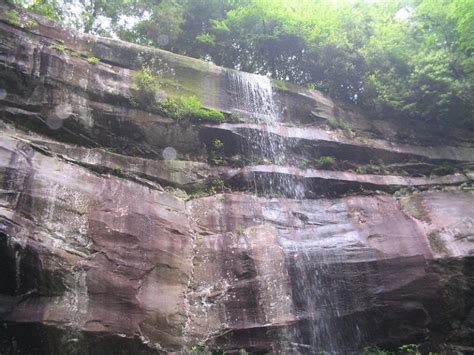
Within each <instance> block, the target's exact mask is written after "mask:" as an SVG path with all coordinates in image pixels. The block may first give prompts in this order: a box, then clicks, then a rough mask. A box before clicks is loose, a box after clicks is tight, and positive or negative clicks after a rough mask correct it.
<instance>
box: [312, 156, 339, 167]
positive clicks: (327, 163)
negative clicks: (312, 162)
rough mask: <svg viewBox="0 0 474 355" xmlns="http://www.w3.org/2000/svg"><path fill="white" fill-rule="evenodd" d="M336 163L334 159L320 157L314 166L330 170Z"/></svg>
mask: <svg viewBox="0 0 474 355" xmlns="http://www.w3.org/2000/svg"><path fill="white" fill-rule="evenodd" d="M335 163H336V158H334V157H332V156H327V155H326V156H322V157H320V158H319V159H318V160H317V161H316V165H317V166H319V167H320V168H331V167H333V166H334V164H335Z"/></svg>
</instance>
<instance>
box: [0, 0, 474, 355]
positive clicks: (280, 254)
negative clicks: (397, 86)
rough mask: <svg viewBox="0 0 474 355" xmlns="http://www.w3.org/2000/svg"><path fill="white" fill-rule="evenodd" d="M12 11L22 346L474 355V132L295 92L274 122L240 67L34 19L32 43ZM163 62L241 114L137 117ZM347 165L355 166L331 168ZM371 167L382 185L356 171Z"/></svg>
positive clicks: (18, 336)
mask: <svg viewBox="0 0 474 355" xmlns="http://www.w3.org/2000/svg"><path fill="white" fill-rule="evenodd" d="M6 9H7V7H6V5H0V10H1V11H0V88H3V89H5V90H6V95H4V97H0V120H1V122H0V130H1V134H0V182H1V185H2V187H1V190H0V269H1V270H2V272H1V273H0V323H1V324H0V327H2V332H0V352H1V353H11V354H44V353H50V354H63V353H71V354H94V353H110V354H130V353H138V354H149V353H150V354H151V353H173V352H175V353H176V352H178V353H186V352H188V351H190V350H192V349H194V351H195V352H197V351H201V350H202V351H204V350H203V349H204V348H206V349H207V350H212V351H215V352H228V353H236V352H238V351H239V350H240V349H246V351H248V352H251V353H271V352H273V353H282V354H312V353H319V352H321V351H327V352H332V353H340V354H347V353H357V352H360V351H361V349H363V348H364V347H368V346H380V347H387V348H396V347H397V346H399V345H401V344H407V343H420V344H422V346H424V347H425V349H426V350H427V351H447V350H446V349H448V348H449V347H451V348H454V349H458V350H462V351H471V350H472V349H473V348H474V343H473V340H472V339H474V320H473V314H474V311H473V309H474V308H473V303H474V301H473V300H474V290H473V286H474V282H473V281H474V280H473V278H474V228H473V225H474V203H473V202H474V194H473V191H472V178H473V174H472V171H470V170H469V169H470V167H471V168H472V164H473V159H472V157H473V156H474V154H473V153H474V141H473V140H472V136H470V135H469V132H467V133H466V132H458V131H456V130H453V131H452V132H441V133H442V135H440V132H438V131H437V130H436V129H435V128H432V127H431V128H430V127H428V128H426V127H424V128H423V129H420V127H419V126H418V125H421V124H418V123H414V124H413V127H401V126H400V123H398V122H396V121H392V120H389V119H386V118H385V119H383V120H382V119H369V118H367V117H364V116H363V115H362V114H360V113H358V112H357V111H356V110H355V109H352V108H347V107H343V106H342V105H341V104H339V103H337V102H334V101H333V100H332V99H330V98H328V97H325V96H324V95H323V94H321V93H319V92H315V91H311V90H306V89H302V88H297V87H293V86H291V85H289V86H287V88H286V89H282V88H278V87H276V86H275V84H274V87H273V94H274V96H275V102H276V105H277V106H278V110H279V113H280V114H281V116H282V120H281V121H278V122H277V123H275V124H274V125H272V126H268V125H267V126H265V125H262V124H255V123H252V122H253V119H254V117H253V116H254V115H255V113H253V112H251V111H250V110H249V108H248V107H243V106H242V105H240V104H239V100H236V99H235V96H236V95H238V93H236V92H232V91H231V90H229V89H230V86H229V71H228V70H226V69H224V68H219V67H216V66H214V65H212V64H208V63H204V62H202V61H198V60H195V59H191V58H186V57H183V56H178V55H175V54H172V53H168V52H165V51H161V50H158V49H149V48H145V47H141V46H136V45H132V44H128V43H124V42H121V41H116V40H112V39H105V38H100V37H92V36H88V35H85V34H79V33H76V32H73V31H69V30H65V29H62V28H61V27H60V26H59V25H57V24H53V23H51V22H49V21H47V20H44V19H42V18H39V17H37V16H34V15H29V14H24V13H22V14H20V15H21V16H20V19H21V22H20V24H21V23H23V22H24V21H26V20H27V19H30V18H32V19H34V20H35V21H37V23H38V25H37V26H36V27H35V28H33V29H30V30H26V29H24V28H21V26H20V27H15V26H12V25H11V24H9V23H8V21H7V19H6V17H5V15H4V13H5V10H6ZM22 21H23V22H22ZM59 43H60V44H63V45H64V46H65V48H67V49H68V51H60V50H58V49H57V47H56V49H55V47H54V44H59ZM90 55H94V56H96V57H98V58H100V63H99V64H98V65H90V64H89V63H88V62H87V60H86V59H87V57H88V56H90ZM144 64H147V65H151V66H152V68H153V70H155V71H156V72H157V73H158V74H159V75H160V79H161V80H162V81H163V83H166V84H167V85H163V86H164V87H166V90H165V89H163V92H159V93H158V94H159V95H165V96H169V97H173V95H190V94H192V95H196V96H198V97H200V99H201V100H202V102H203V103H204V105H205V106H206V107H208V108H212V109H217V110H220V111H222V112H225V113H226V114H230V113H234V114H237V115H238V117H239V120H238V122H232V123H221V124H211V123H201V124H198V123H195V122H189V121H181V122H176V121H175V120H173V119H171V118H168V117H162V116H161V115H159V114H157V112H156V110H154V109H153V105H152V104H150V105H149V106H144V105H141V106H140V105H134V104H133V98H134V95H137V88H135V87H134V85H133V80H134V79H133V78H134V73H136V72H137V71H138V70H140V69H141V67H142V66H143V65H144ZM236 75H238V74H236ZM246 75H247V76H250V77H251V75H250V74H246ZM159 95H158V96H159ZM239 105H240V106H239ZM244 106H245V105H244ZM332 119H336V120H337V121H338V122H340V121H344V122H350V124H351V129H350V132H349V130H348V129H347V128H345V129H343V128H342V126H341V127H338V128H334V127H332V128H331V127H330V125H328V120H332ZM216 140H218V143H219V142H221V143H222V147H219V146H220V145H219V144H216V143H215V142H216ZM265 145H270V146H274V147H278V148H279V149H280V150H281V151H280V153H281V157H274V156H270V154H269V150H268V149H267V150H265V149H262V147H264V146H265ZM166 148H173V149H175V151H176V157H175V156H174V154H172V156H171V157H167V156H166V154H165V153H164V149H166ZM273 153H275V152H274V151H273ZM325 156H331V157H333V158H334V159H335V160H336V161H337V164H339V165H338V166H337V167H331V166H326V167H324V168H322V167H321V166H318V164H320V163H321V162H320V159H321V158H322V157H325ZM166 159H168V160H166ZM301 162H305V163H307V166H301ZM363 164H370V165H376V166H379V167H380V169H379V170H377V171H379V173H378V174H377V175H376V174H375V173H369V172H365V173H361V171H358V172H359V173H356V172H354V170H356V169H355V168H356V167H358V166H361V165H363ZM390 166H391V167H392V168H393V169H392V170H390V171H389V173H387V172H386V169H385V168H386V167H390ZM404 166H409V169H408V168H407V169H405V170H403V173H404V174H403V175H398V174H397V171H398V170H397V169H398V168H399V167H404ZM437 167H438V168H439V167H441V168H442V169H438V171H439V170H443V169H444V170H445V171H446V172H445V173H443V174H435V173H436V168H437ZM336 168H337V169H336ZM382 168H383V169H382ZM331 169H333V170H331ZM438 175H443V176H438ZM182 190H184V191H182Z"/></svg>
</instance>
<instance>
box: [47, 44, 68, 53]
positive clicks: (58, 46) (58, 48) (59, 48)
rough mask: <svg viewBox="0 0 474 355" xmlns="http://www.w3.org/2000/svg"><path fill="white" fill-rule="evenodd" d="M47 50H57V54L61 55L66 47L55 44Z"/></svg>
mask: <svg viewBox="0 0 474 355" xmlns="http://www.w3.org/2000/svg"><path fill="white" fill-rule="evenodd" d="M49 48H51V49H55V50H57V51H58V52H61V53H66V46H65V45H64V44H60V43H55V44H53V45H52V46H50V47H49Z"/></svg>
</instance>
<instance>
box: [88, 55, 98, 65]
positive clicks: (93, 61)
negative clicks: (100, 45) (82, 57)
mask: <svg viewBox="0 0 474 355" xmlns="http://www.w3.org/2000/svg"><path fill="white" fill-rule="evenodd" d="M87 62H88V63H89V64H91V65H97V64H99V63H100V59H99V58H97V57H94V56H90V57H87Z"/></svg>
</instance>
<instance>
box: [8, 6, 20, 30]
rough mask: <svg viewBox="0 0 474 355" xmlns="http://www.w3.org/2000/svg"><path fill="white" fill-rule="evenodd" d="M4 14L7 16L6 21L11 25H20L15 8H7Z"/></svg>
mask: <svg viewBox="0 0 474 355" xmlns="http://www.w3.org/2000/svg"><path fill="white" fill-rule="evenodd" d="M5 16H6V17H7V21H8V22H10V24H11V25H13V26H16V27H20V16H19V14H18V11H16V10H8V11H7V12H5Z"/></svg>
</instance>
